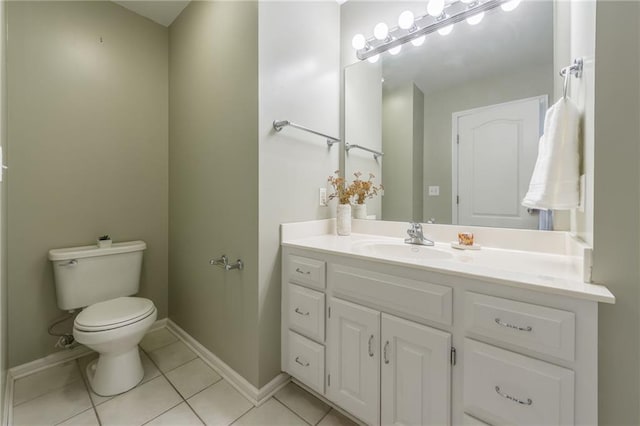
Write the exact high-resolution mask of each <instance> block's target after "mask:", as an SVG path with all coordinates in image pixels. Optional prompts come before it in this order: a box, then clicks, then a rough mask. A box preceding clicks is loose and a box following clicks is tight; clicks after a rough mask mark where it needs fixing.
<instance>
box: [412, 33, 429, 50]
mask: <svg viewBox="0 0 640 426" xmlns="http://www.w3.org/2000/svg"><path fill="white" fill-rule="evenodd" d="M426 39H427V36H420V37H418V38H414V39H413V40H411V44H413V45H414V46H415V47H418V46H422V45H423V44H424V41H425V40H426Z"/></svg>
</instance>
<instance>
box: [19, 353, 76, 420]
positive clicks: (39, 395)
mask: <svg viewBox="0 0 640 426" xmlns="http://www.w3.org/2000/svg"><path fill="white" fill-rule="evenodd" d="M71 361H72V362H74V363H75V361H76V359H73V360H71ZM60 365H64V364H58V365H52V366H51V367H47V368H45V369H44V370H40V371H38V372H36V373H32V374H29V375H27V376H23V377H20V379H23V378H25V377H30V376H32V375H35V374H38V373H40V372H42V371H47V370H49V369H52V368H56V367H59V366H60ZM20 379H18V380H20ZM81 379H82V373H81V374H80V378H79V379H76V380H72V381H70V382H68V383H65V384H63V385H61V386H58V387H57V388H53V389H49V390H48V391H46V392H44V393H41V394H38V395H36V396H34V397H31V398H29V399H27V400H25V401H22V402H21V403H19V404H14V401H15V398H14V401H11V406H12V407H13V408H16V407H19V406H21V405H22V404H25V403H27V402H29V401H33V400H34V399H37V398H40V397H41V396H44V395H46V394H48V393H51V392H55V391H57V390H60V389H62V388H64V387H67V386H69V385H72V384H74V383H75V382H77V381H78V380H81ZM18 380H16V381H18ZM14 386H15V385H14Z"/></svg>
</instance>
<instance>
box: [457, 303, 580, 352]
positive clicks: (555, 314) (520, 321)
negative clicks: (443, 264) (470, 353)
mask: <svg viewBox="0 0 640 426" xmlns="http://www.w3.org/2000/svg"><path fill="white" fill-rule="evenodd" d="M575 321H576V318H575V314H574V313H573V312H567V311H561V310H558V309H551V308H547V307H544V306H538V305H532V304H530V303H523V302H516V301H513V300H508V299H502V298H499V297H492V296H486V295H484V294H477V293H471V292H467V293H466V295H465V312H464V323H465V329H466V331H467V333H469V334H473V335H477V336H485V337H489V338H492V339H495V340H498V341H501V342H504V343H508V344H511V345H515V346H518V347H521V348H525V349H530V350H532V351H535V352H538V353H542V354H547V355H551V356H555V357H558V358H561V359H564V360H568V361H573V360H574V359H575Z"/></svg>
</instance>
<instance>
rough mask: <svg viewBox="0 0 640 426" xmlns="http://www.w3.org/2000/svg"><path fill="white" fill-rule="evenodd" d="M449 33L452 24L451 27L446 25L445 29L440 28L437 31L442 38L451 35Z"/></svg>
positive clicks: (451, 29)
mask: <svg viewBox="0 0 640 426" xmlns="http://www.w3.org/2000/svg"><path fill="white" fill-rule="evenodd" d="M451 31H453V24H451V25H447V26H446V27H442V28H440V29H439V30H438V34H440V35H442V36H446V35H449V34H451Z"/></svg>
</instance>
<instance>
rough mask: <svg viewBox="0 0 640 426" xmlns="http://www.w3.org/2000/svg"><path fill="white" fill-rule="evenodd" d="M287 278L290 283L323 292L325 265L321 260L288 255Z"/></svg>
mask: <svg viewBox="0 0 640 426" xmlns="http://www.w3.org/2000/svg"><path fill="white" fill-rule="evenodd" d="M288 260H289V261H288V262H287V263H288V265H289V266H288V269H287V277H288V280H289V281H290V282H292V283H296V284H301V285H305V286H308V287H313V288H317V289H320V290H324V288H325V263H324V262H323V261H321V260H316V259H310V258H308V257H301V256H295V255H292V254H291V255H289V259H288Z"/></svg>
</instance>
